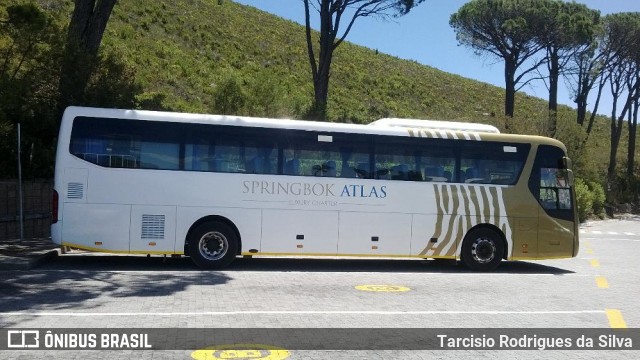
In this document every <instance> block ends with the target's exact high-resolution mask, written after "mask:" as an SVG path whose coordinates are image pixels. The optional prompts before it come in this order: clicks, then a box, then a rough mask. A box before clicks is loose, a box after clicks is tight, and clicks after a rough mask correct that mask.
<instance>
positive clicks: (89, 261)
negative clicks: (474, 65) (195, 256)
mask: <svg viewBox="0 0 640 360" xmlns="http://www.w3.org/2000/svg"><path fill="white" fill-rule="evenodd" d="M41 269H54V270H80V269H81V270H93V271H143V272H144V271H149V272H160V273H161V272H163V271H195V272H206V271H212V270H202V269H199V268H197V267H196V266H195V265H194V264H193V262H191V260H190V259H189V258H188V257H180V258H170V257H166V258H163V257H159V256H152V257H146V256H136V255H105V254H91V255H82V256H65V255H63V256H59V257H58V258H56V259H55V260H53V261H51V262H50V263H48V264H46V265H43V266H42V267H41ZM223 271H273V272H279V271H282V272H286V271H301V272H381V273H393V272H415V273H452V274H455V273H477V272H475V271H472V270H469V269H467V268H466V267H465V266H463V265H462V264H456V262H455V261H454V260H433V259H429V260H423V259H352V258H325V259H322V258H266V257H264V258H263V257H254V258H237V259H236V260H235V261H234V262H233V263H232V264H231V265H230V266H229V267H228V268H225V269H223ZM489 273H503V274H548V275H566V274H573V273H574V272H573V271H571V270H567V269H563V268H559V267H555V266H550V265H544V264H540V263H534V262H526V261H503V262H502V263H501V264H500V266H499V267H498V268H497V269H496V270H493V271H491V272H489Z"/></svg>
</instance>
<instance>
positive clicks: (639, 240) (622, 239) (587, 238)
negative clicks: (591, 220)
mask: <svg viewBox="0 0 640 360" xmlns="http://www.w3.org/2000/svg"><path fill="white" fill-rule="evenodd" d="M581 240H602V241H634V242H640V239H624V238H621V239H603V238H589V237H585V238H582V239H581Z"/></svg>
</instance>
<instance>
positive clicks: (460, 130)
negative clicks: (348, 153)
mask: <svg viewBox="0 0 640 360" xmlns="http://www.w3.org/2000/svg"><path fill="white" fill-rule="evenodd" d="M78 116H86V117H102V118H120V119H130V120H148V121H168V122H179V123H180V122H181V123H199V124H218V125H230V126H248V127H264V128H279V129H291V130H307V131H319V132H322V131H327V132H340V133H354V134H369V135H389V136H403V137H411V136H414V137H415V136H418V137H420V136H422V135H416V134H424V135H425V136H422V137H435V138H445V139H446V138H451V139H465V138H466V139H469V138H471V139H473V140H481V141H482V140H484V141H504V142H518V143H536V144H547V145H553V146H557V147H560V148H562V149H563V150H565V152H566V147H565V146H564V145H563V144H562V143H561V142H560V141H558V140H555V139H551V138H547V137H542V136H535V135H513V134H501V133H500V132H499V130H498V129H497V128H496V127H494V126H491V125H486V124H471V123H462V122H453V121H452V122H449V121H434V120H418V119H393V118H390V119H380V120H377V121H374V122H372V123H371V124H369V125H360V124H346V123H332V122H320V121H308V120H292V119H275V118H259V117H249V116H237V115H208V114H194V113H180V112H165V111H149V110H127V109H106V108H92V107H78V106H70V107H68V108H67V109H66V110H65V112H64V115H63V119H62V127H63V128H64V127H65V126H70V125H71V121H72V120H73V119H74V118H75V117H78ZM425 121H427V122H428V123H429V124H430V125H429V126H424V122H425ZM414 123H415V124H416V125H418V126H413V124H414ZM447 124H448V125H449V126H447ZM420 125H422V126H420ZM435 126H439V127H435ZM424 129H428V130H427V131H425V130H424ZM69 130H70V129H69ZM428 134H432V136H429V135H428ZM470 135H471V136H470Z"/></svg>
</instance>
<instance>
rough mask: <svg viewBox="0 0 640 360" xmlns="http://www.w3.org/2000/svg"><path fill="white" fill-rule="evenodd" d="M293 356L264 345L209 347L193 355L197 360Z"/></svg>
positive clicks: (270, 359) (281, 359)
mask: <svg viewBox="0 0 640 360" xmlns="http://www.w3.org/2000/svg"><path fill="white" fill-rule="evenodd" d="M289 355H291V354H290V353H289V351H287V350H285V349H282V348H279V347H275V346H270V345H263V344H227V345H216V346H209V347H207V348H204V349H199V350H196V351H194V352H192V353H191V357H192V358H193V359H196V360H216V359H264V360H266V359H268V360H283V359H286V358H288V357H289Z"/></svg>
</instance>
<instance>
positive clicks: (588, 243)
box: [582, 240, 591, 247]
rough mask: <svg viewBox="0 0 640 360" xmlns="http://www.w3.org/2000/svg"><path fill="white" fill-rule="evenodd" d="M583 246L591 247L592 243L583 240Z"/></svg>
mask: <svg viewBox="0 0 640 360" xmlns="http://www.w3.org/2000/svg"><path fill="white" fill-rule="evenodd" d="M582 245H584V246H587V247H589V246H591V243H590V242H588V241H584V240H583V241H582Z"/></svg>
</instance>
